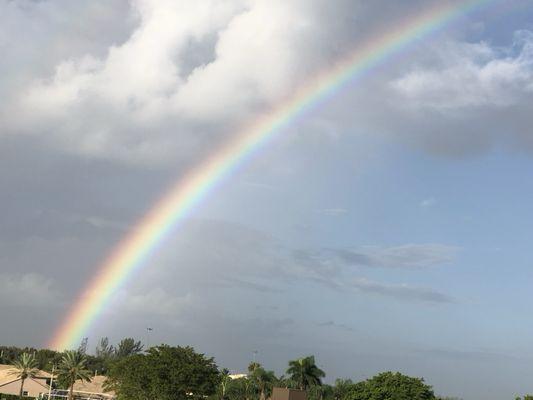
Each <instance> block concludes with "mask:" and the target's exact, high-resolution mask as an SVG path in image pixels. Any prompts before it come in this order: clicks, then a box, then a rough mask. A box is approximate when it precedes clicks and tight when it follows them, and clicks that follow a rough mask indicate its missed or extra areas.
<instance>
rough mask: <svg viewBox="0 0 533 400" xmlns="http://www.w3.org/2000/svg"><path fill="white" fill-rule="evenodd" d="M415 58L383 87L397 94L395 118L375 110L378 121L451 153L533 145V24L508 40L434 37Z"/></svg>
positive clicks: (392, 99)
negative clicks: (505, 43) (503, 43)
mask: <svg viewBox="0 0 533 400" xmlns="http://www.w3.org/2000/svg"><path fill="white" fill-rule="evenodd" d="M411 59H412V61H411V62H410V63H408V64H409V65H408V66H407V67H405V66H404V67H403V68H399V71H396V73H395V74H392V75H391V77H390V78H389V85H388V86H389V88H388V89H386V88H383V91H381V92H380V97H381V98H383V96H388V97H387V98H388V99H389V102H388V105H387V107H386V108H387V109H386V110H385V111H384V112H385V113H387V115H388V122H387V123H385V124H384V123H380V122H379V121H378V120H377V119H375V118H374V119H373V120H372V121H370V122H369V123H370V124H372V123H377V125H378V126H381V127H383V129H384V130H386V131H389V132H391V134H392V133H394V135H395V136H396V137H398V136H400V137H401V140H402V141H404V142H406V143H411V144H413V145H415V146H417V147H420V148H422V149H424V150H426V151H428V152H430V153H432V154H438V155H444V156H447V157H465V156H469V155H472V154H478V153H480V152H485V151H487V150H488V149H490V148H491V147H492V146H495V145H498V146H502V145H503V146H506V147H510V148H514V149H519V150H520V151H528V152H531V151H533V135H532V134H531V129H530V126H531V124H533V120H532V116H531V113H530V112H529V108H530V107H529V104H531V102H532V101H533V85H532V83H531V82H532V81H533V32H531V31H525V30H519V31H516V32H515V35H514V40H513V42H512V43H511V44H510V45H509V46H507V47H502V46H499V47H497V46H493V45H491V44H490V43H488V42H477V43H469V42H462V41H457V40H448V42H446V43H444V44H443V43H442V42H439V43H438V44H436V43H435V44H429V45H427V46H424V54H421V53H416V52H415V54H414V55H413V57H411ZM394 75H395V76H394ZM388 124H390V125H388Z"/></svg>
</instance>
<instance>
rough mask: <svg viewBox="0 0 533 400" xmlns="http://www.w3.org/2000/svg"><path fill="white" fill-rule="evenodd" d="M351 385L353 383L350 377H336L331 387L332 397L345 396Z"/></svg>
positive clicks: (336, 399) (340, 397)
mask: <svg viewBox="0 0 533 400" xmlns="http://www.w3.org/2000/svg"><path fill="white" fill-rule="evenodd" d="M353 385H354V383H353V381H352V380H351V379H336V380H335V385H334V386H333V388H332V397H333V398H334V399H335V400H342V399H344V398H346V396H347V394H348V393H349V392H350V389H351V388H352V386H353Z"/></svg>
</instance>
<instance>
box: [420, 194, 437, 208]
mask: <svg viewBox="0 0 533 400" xmlns="http://www.w3.org/2000/svg"><path fill="white" fill-rule="evenodd" d="M436 203H437V200H436V199H435V198H434V197H428V198H427V199H424V200H422V201H421V202H420V207H422V208H429V207H432V206H434V205H435V204H436Z"/></svg>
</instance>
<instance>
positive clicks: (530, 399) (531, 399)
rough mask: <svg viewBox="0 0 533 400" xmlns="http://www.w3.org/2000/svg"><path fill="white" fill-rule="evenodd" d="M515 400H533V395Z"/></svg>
mask: <svg viewBox="0 0 533 400" xmlns="http://www.w3.org/2000/svg"><path fill="white" fill-rule="evenodd" d="M515 400H533V395H532V394H526V395H525V396H524V397H517V398H516V399H515Z"/></svg>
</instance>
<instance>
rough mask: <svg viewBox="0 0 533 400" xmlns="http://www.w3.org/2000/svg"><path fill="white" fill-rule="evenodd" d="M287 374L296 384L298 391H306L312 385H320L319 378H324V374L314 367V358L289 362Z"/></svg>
mask: <svg viewBox="0 0 533 400" xmlns="http://www.w3.org/2000/svg"><path fill="white" fill-rule="evenodd" d="M287 374H289V375H290V379H291V380H293V381H294V382H296V384H297V385H298V388H299V389H300V390H306V389H307V388H308V387H310V386H314V385H322V381H321V378H324V377H325V376H326V374H325V372H324V371H322V370H321V369H320V368H318V367H317V366H316V364H315V357H314V356H309V357H304V358H299V359H298V360H292V361H289V368H288V369H287Z"/></svg>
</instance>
